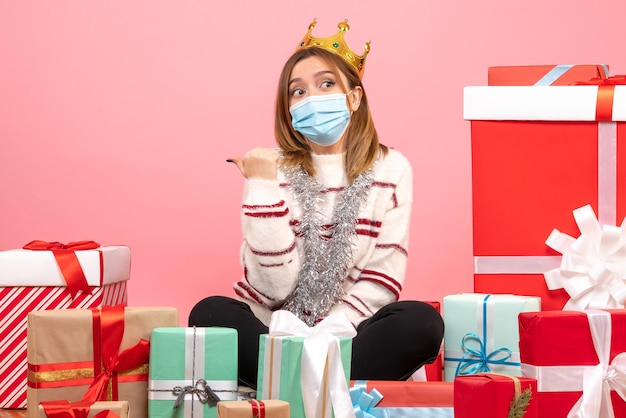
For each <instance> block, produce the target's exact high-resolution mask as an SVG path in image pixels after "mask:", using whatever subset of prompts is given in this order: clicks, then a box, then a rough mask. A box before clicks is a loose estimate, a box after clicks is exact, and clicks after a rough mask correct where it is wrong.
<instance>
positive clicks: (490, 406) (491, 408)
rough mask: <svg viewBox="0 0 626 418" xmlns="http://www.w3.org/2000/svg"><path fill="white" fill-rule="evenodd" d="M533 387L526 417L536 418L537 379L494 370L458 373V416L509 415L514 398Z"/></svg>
mask: <svg viewBox="0 0 626 418" xmlns="http://www.w3.org/2000/svg"><path fill="white" fill-rule="evenodd" d="M525 390H529V391H530V402H529V403H528V405H527V407H526V409H525V414H524V418H537V417H538V416H539V415H538V409H537V400H536V399H535V398H534V397H535V394H536V393H537V380H536V379H531V378H528V377H514V376H505V375H501V374H495V373H481V374H475V375H465V376H457V377H456V378H455V379H454V416H455V418H502V417H507V416H509V411H510V409H511V402H512V401H513V400H514V399H515V398H516V397H518V399H519V397H520V396H521V395H522V392H523V391H525Z"/></svg>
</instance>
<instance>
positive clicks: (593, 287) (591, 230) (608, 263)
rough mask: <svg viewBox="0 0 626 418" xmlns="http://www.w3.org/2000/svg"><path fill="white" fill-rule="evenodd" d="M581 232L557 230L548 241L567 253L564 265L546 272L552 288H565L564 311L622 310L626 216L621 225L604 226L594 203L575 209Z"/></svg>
mask: <svg viewBox="0 0 626 418" xmlns="http://www.w3.org/2000/svg"><path fill="white" fill-rule="evenodd" d="M574 219H575V220H576V224H577V225H578V228H579V229H580V232H581V235H580V236H579V237H578V238H577V239H574V238H573V237H571V236H569V235H567V234H565V233H562V232H559V231H558V230H557V229H554V230H553V231H552V233H551V234H550V236H549V237H548V239H547V240H546V244H547V245H548V246H549V247H551V248H553V249H555V250H556V251H558V252H560V253H561V254H563V257H561V266H560V267H559V268H556V269H552V270H550V271H547V272H545V273H544V277H545V279H546V284H547V286H548V289H550V290H554V289H565V291H566V292H567V293H568V294H569V295H570V297H571V299H570V300H569V301H568V302H567V304H566V305H565V307H564V308H563V309H564V310H582V309H621V308H624V305H625V304H626V281H625V280H626V218H625V219H624V222H622V226H621V227H617V226H611V225H603V226H602V227H601V226H600V224H599V222H598V220H597V218H596V215H595V213H594V212H593V209H592V208H591V206H590V205H586V206H583V207H581V208H578V209H576V210H574Z"/></svg>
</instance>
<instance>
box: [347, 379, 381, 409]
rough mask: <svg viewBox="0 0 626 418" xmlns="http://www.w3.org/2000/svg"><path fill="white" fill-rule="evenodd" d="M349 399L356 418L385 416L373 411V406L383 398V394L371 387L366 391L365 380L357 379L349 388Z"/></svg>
mask: <svg viewBox="0 0 626 418" xmlns="http://www.w3.org/2000/svg"><path fill="white" fill-rule="evenodd" d="M350 399H352V407H353V408H354V415H356V418H386V415H380V414H378V413H374V411H373V409H374V407H375V406H376V405H377V404H378V403H379V402H380V401H381V400H382V399H383V395H382V394H381V393H380V392H379V391H378V390H377V389H372V390H371V391H370V393H367V383H366V381H365V380H357V381H356V382H354V387H351V388H350Z"/></svg>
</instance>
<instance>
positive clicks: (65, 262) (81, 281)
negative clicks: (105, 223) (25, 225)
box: [24, 241, 100, 299]
mask: <svg viewBox="0 0 626 418" xmlns="http://www.w3.org/2000/svg"><path fill="white" fill-rule="evenodd" d="M99 247H100V244H98V243H97V242H95V241H76V242H70V243H69V244H62V243H60V242H56V241H55V242H46V241H31V242H29V243H28V244H26V245H25V246H24V249H25V250H34V251H52V254H54V258H55V260H56V262H57V264H58V265H59V268H60V269H61V273H62V274H63V278H64V279H65V283H66V284H67V290H68V291H69V292H70V295H72V299H74V298H75V297H76V294H77V293H78V291H83V292H90V291H91V289H90V287H89V284H88V283H87V278H85V273H83V269H82V267H81V266H80V263H79V262H78V257H76V253H75V252H74V251H80V250H94V249H96V248H99Z"/></svg>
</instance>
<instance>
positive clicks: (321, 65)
mask: <svg viewBox="0 0 626 418" xmlns="http://www.w3.org/2000/svg"><path fill="white" fill-rule="evenodd" d="M339 80H341V84H340V83H339ZM342 84H343V85H344V86H345V85H347V84H348V82H347V80H346V78H345V76H344V75H343V74H340V73H338V71H337V70H335V69H333V68H332V67H331V66H330V65H329V64H328V63H327V62H326V61H324V60H323V59H321V58H320V57H316V56H312V57H308V58H305V59H303V60H301V61H298V62H297V63H296V65H295V66H294V67H293V70H292V71H291V76H290V77H289V86H288V89H287V91H288V92H289V106H292V105H294V104H296V103H298V102H299V101H301V100H303V99H305V98H306V97H309V96H318V95H321V94H333V93H334V94H336V93H346V92H345V91H344V90H343V88H342V87H341V85H342Z"/></svg>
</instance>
